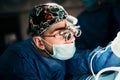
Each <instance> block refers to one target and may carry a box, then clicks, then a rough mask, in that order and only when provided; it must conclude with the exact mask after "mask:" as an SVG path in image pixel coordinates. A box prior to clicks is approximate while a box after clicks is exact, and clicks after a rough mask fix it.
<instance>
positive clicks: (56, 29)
mask: <svg viewBox="0 0 120 80" xmlns="http://www.w3.org/2000/svg"><path fill="white" fill-rule="evenodd" d="M65 29H66V27H59V28H55V29H53V30H52V31H51V33H54V32H55V31H58V30H65Z"/></svg>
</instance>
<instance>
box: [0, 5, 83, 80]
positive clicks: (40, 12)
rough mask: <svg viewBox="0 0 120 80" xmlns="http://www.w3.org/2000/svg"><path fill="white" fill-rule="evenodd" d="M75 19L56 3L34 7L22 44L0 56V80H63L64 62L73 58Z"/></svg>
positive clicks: (77, 32)
mask: <svg viewBox="0 0 120 80" xmlns="http://www.w3.org/2000/svg"><path fill="white" fill-rule="evenodd" d="M76 23H77V19H76V18H75V17H73V16H71V15H69V14H68V13H67V12H66V11H65V9H64V8H63V7H62V6H60V5H58V4H56V3H44V4H40V5H37V6H35V7H34V8H33V9H32V10H31V12H30V15H29V30H28V31H29V33H30V34H31V35H32V36H31V37H30V38H28V39H27V40H25V41H22V42H20V43H16V44H13V45H11V46H10V47H9V48H8V49H6V50H5V52H4V53H3V55H1V56H0V80H64V77H65V73H66V69H65V60H67V59H70V58H72V57H73V55H74V53H75V51H76V47H75V36H79V35H80V33H81V32H80V30H79V29H77V27H78V26H75V24H76Z"/></svg>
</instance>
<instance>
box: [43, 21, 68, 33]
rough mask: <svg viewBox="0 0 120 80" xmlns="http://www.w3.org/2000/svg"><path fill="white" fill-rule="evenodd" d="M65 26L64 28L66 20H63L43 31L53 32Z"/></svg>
mask: <svg viewBox="0 0 120 80" xmlns="http://www.w3.org/2000/svg"><path fill="white" fill-rule="evenodd" d="M65 28H66V21H65V20H63V21H60V22H58V23H55V24H53V25H52V26H50V27H49V29H48V30H47V31H46V32H45V33H53V32H55V31H57V30H61V29H65Z"/></svg>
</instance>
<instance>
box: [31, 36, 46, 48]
mask: <svg viewBox="0 0 120 80" xmlns="http://www.w3.org/2000/svg"><path fill="white" fill-rule="evenodd" d="M33 40H34V43H35V45H36V46H37V48H39V49H41V50H44V49H45V46H44V43H43V42H42V40H41V37H40V36H35V37H33Z"/></svg>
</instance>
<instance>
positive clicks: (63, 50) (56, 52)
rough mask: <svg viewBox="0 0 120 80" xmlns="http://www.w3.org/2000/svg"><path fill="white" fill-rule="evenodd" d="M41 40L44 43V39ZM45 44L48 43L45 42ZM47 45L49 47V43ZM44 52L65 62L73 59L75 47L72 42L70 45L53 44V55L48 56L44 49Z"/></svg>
mask: <svg viewBox="0 0 120 80" xmlns="http://www.w3.org/2000/svg"><path fill="white" fill-rule="evenodd" d="M42 40H43V41H45V40H44V39H42ZM45 42H46V43H48V42H47V41H45ZM48 44H49V45H51V44H50V43H48ZM45 51H46V52H47V53H48V54H49V55H50V56H51V57H53V58H56V59H59V60H67V59H70V58H72V57H73V55H74V53H75V51H76V47H75V43H74V42H73V43H70V44H53V54H50V52H49V51H48V50H46V49H45Z"/></svg>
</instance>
